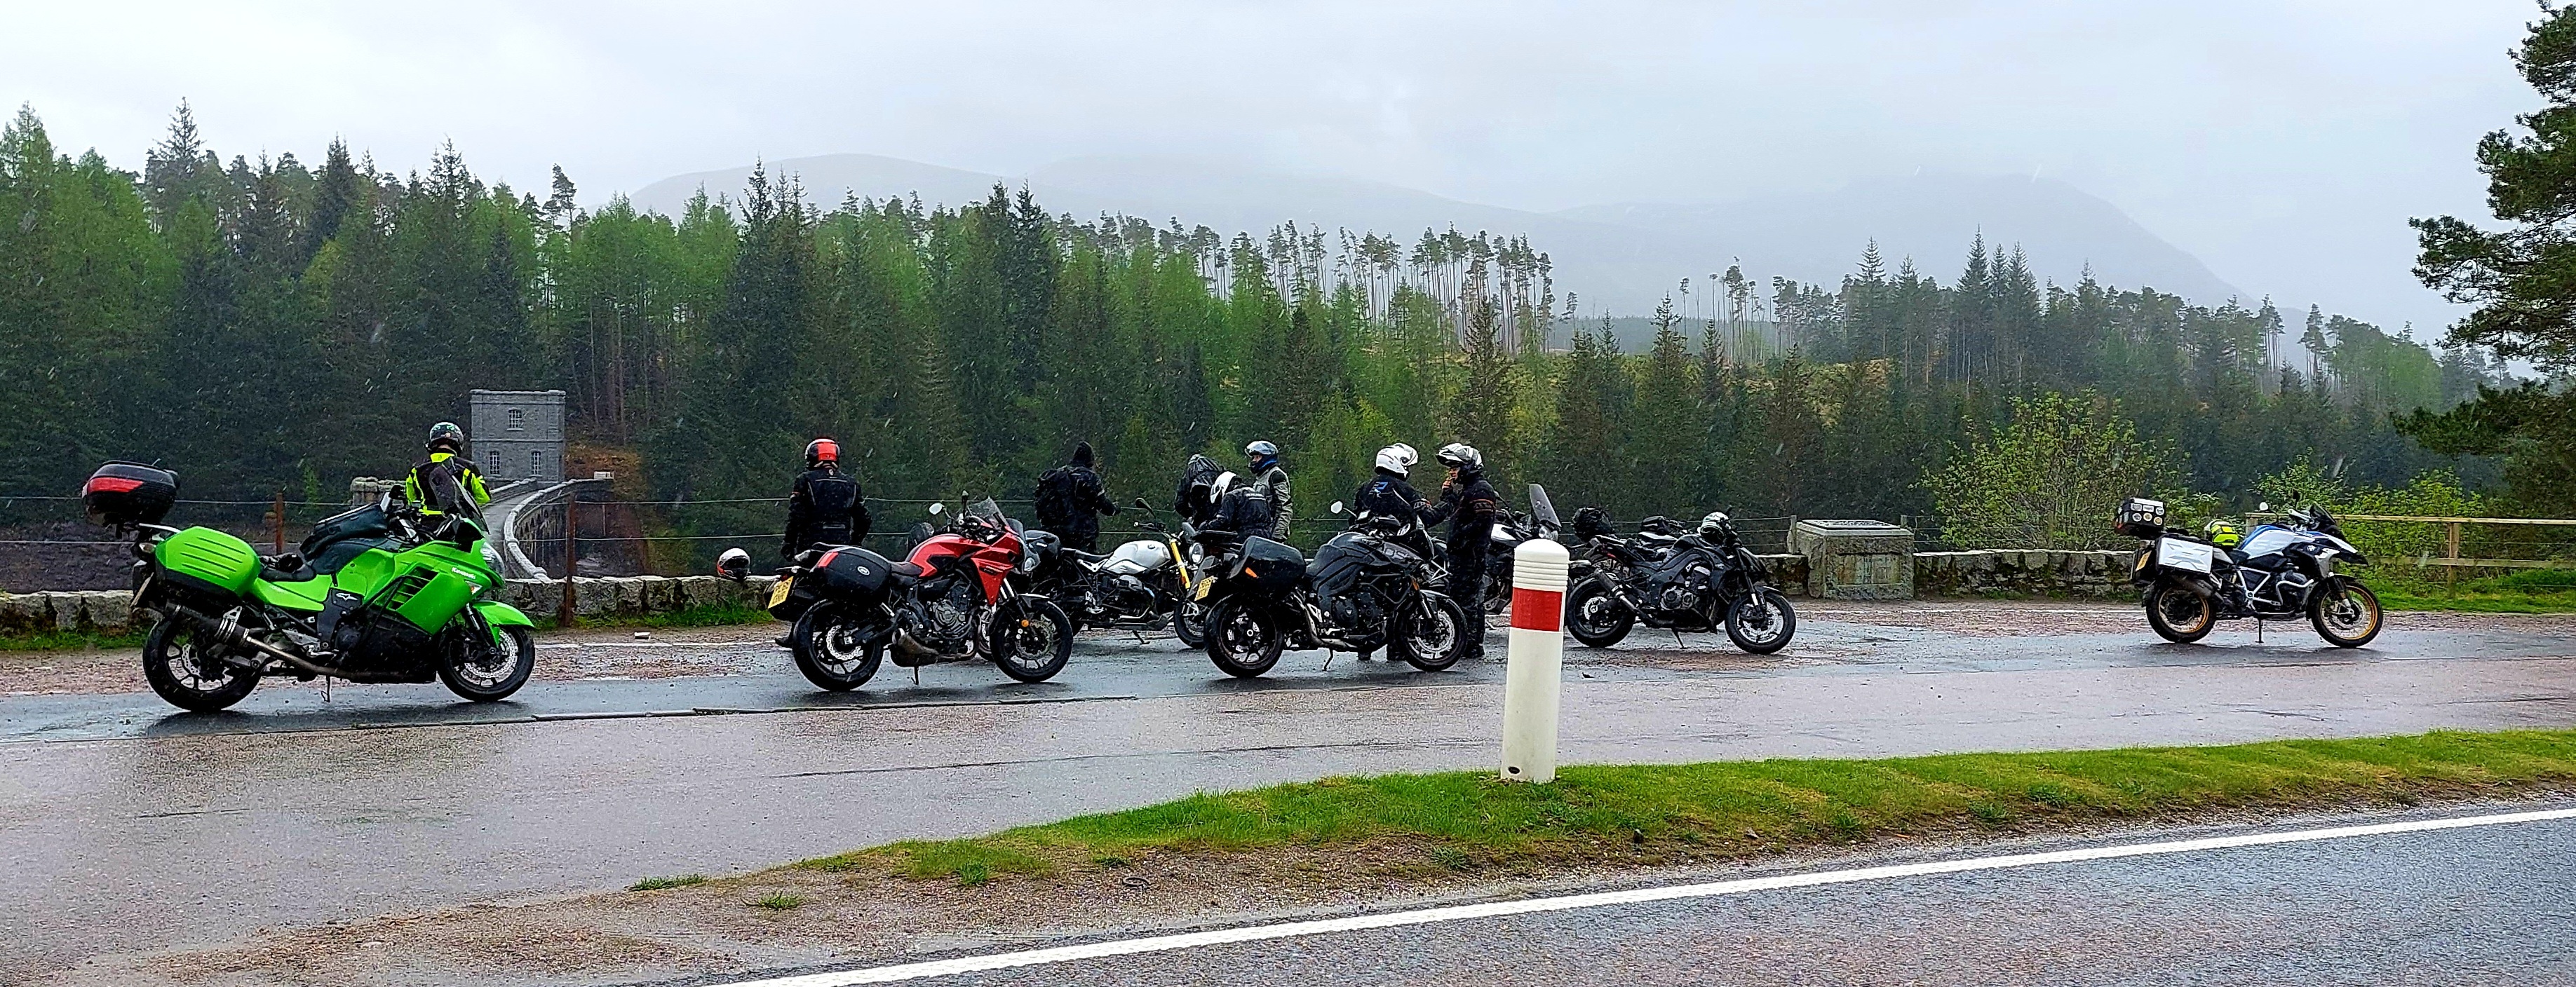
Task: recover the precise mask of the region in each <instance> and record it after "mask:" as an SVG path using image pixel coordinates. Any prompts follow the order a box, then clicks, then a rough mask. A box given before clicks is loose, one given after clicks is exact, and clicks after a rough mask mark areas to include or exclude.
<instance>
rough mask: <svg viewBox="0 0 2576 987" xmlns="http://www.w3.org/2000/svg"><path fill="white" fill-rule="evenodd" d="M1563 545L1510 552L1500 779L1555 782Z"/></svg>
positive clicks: (1535, 541) (1539, 544)
mask: <svg viewBox="0 0 2576 987" xmlns="http://www.w3.org/2000/svg"><path fill="white" fill-rule="evenodd" d="M1565 564H1566V554H1565V546H1563V545H1559V544H1557V543H1556V542H1553V541H1550V540H1548V539H1545V538H1532V539H1530V540H1528V541H1525V542H1522V543H1521V546H1520V548H1518V549H1515V550H1513V552H1512V632H1511V633H1512V637H1511V645H1510V647H1511V651H1510V653H1509V658H1508V659H1507V661H1508V666H1507V667H1506V669H1505V671H1504V672H1503V780H1504V781H1526V782H1530V783H1532V784H1541V785H1543V784H1546V783H1548V782H1551V781H1555V780H1556V707H1557V691H1558V689H1559V687H1560V686H1561V685H1562V683H1563V679H1564V677H1565Z"/></svg>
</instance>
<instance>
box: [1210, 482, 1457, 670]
mask: <svg viewBox="0 0 2576 987" xmlns="http://www.w3.org/2000/svg"><path fill="white" fill-rule="evenodd" d="M1342 510H1343V507H1342V504H1340V503H1339V502H1335V503H1334V504H1333V506H1332V513H1334V514H1340V513H1342ZM1408 535H1419V525H1418V524H1417V525H1413V526H1410V527H1408V525H1407V524H1406V523H1405V522H1404V520H1402V519H1394V518H1378V517H1372V516H1370V515H1368V514H1365V513H1363V514H1361V515H1360V516H1359V517H1358V518H1357V519H1356V520H1355V521H1354V522H1353V523H1352V526H1351V528H1350V530H1347V531H1344V532H1342V533H1341V534H1338V535H1334V536H1333V538H1332V540H1330V541H1327V542H1325V543H1324V545H1323V547H1322V548H1319V549H1317V550H1316V551H1315V558H1314V561H1313V562H1312V563H1309V562H1308V561H1307V560H1306V557H1305V555H1304V554H1303V553H1300V552H1298V551H1297V549H1296V548H1294V547H1292V546H1289V545H1284V544H1281V543H1279V542H1275V541H1271V540H1270V539H1267V538H1262V537H1259V536H1254V537H1251V538H1246V539H1244V540H1243V547H1242V550H1241V552H1240V553H1239V554H1236V555H1234V556H1233V561H1232V563H1231V565H1229V566H1228V567H1227V568H1225V569H1223V570H1218V571H1216V572H1215V574H1214V575H1213V576H1212V578H1209V579H1207V580H1205V581H1203V582H1202V583H1200V585H1199V587H1198V589H1197V590H1196V593H1197V595H1199V596H1200V598H1201V599H1203V600H1205V601H1207V603H1208V618H1207V652H1208V659H1209V660H1210V661H1213V662H1215V663H1216V667H1218V668H1221V669H1224V670H1225V673H1226V674H1228V675H1232V676H1235V677H1237V678H1252V677H1255V676H1258V675H1260V674H1262V673H1264V672H1267V671H1269V670H1270V668H1271V666H1273V665H1276V664H1278V663H1279V655H1280V653H1281V652H1283V651H1285V650H1287V647H1288V644H1289V643H1290V642H1291V641H1294V642H1295V643H1296V644H1297V646H1298V647H1300V648H1317V647H1320V648H1329V649H1332V650H1334V651H1355V652H1359V653H1361V654H1367V653H1369V652H1372V651H1376V650H1377V649H1379V648H1386V649H1389V651H1390V652H1392V653H1393V654H1394V655H1395V656H1396V657H1398V658H1401V659H1403V660H1404V661H1405V662H1407V663H1409V664H1411V665H1412V666H1413V667H1415V668H1419V669H1422V670H1423V671H1426V672H1436V671H1440V670H1441V669H1445V668H1448V667H1449V666H1451V665H1454V664H1457V663H1458V659H1459V658H1460V657H1461V656H1463V655H1465V654H1466V651H1467V648H1468V646H1469V644H1470V643H1472V639H1470V638H1469V637H1468V635H1470V634H1476V633H1479V632H1481V631H1482V629H1483V628H1482V627H1481V626H1480V625H1479V622H1477V621H1474V620H1472V619H1470V618H1469V617H1468V616H1467V610H1466V608H1465V607H1462V606H1460V605H1459V604H1458V602H1457V601H1456V600H1452V599H1450V598H1449V597H1448V596H1447V595H1446V594H1443V593H1440V592H1438V591H1436V590H1431V589H1426V588H1424V587H1426V586H1429V585H1431V584H1432V583H1433V582H1434V579H1435V577H1436V575H1437V572H1438V570H1437V567H1436V566H1433V565H1432V564H1431V563H1430V560H1429V559H1427V558H1425V557H1424V555H1423V552H1422V550H1421V549H1420V548H1419V547H1418V539H1416V538H1413V537H1408Z"/></svg>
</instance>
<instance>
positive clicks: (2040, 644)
mask: <svg viewBox="0 0 2576 987" xmlns="http://www.w3.org/2000/svg"><path fill="white" fill-rule="evenodd" d="M2559 626H2561V625H2554V624H2553V625H2548V628H2549V629H2548V630H2545V631H2538V632H2520V631H2513V630H2501V631H2499V630H2484V631H2476V632H2458V633H2449V632H2445V633H2434V632H2400V631H2391V632H2390V633H2389V634H2387V635H2385V636H2384V637H2383V638H2382V639H2381V641H2380V642H2379V643H2378V644H2376V645H2375V646H2374V647H2372V648H2369V649H2364V650H2360V651H2337V650H2333V649H2327V648H2323V647H2321V646H2320V645H2319V644H2318V643H2317V641H2316V640H2315V638H2314V637H2313V636H2312V635H2307V634H2281V633H2278V632H2277V631H2276V632H2275V633H2274V635H2272V637H2271V643H2269V644H2266V645H2262V646H2256V645H2254V644H2252V636H2251V635H2250V634H2225V633H2222V635H2221V636H2219V637H2216V638H2213V639H2212V640H2213V641H2216V642H2219V645H2218V646H2201V647H2189V648H2185V647H2174V646H2168V645H2162V644H2156V643H2149V642H2151V641H2152V638H2148V637H2147V636H2146V635H2145V633H2144V630H2143V628H2140V629H2139V631H2138V632H2137V633H2132V634H2107V633H2104V634H2076V635H2061V636H2044V637H1977V636H1967V635H1960V634H1951V633H1946V632H1939V631H1927V630H1916V629H1908V628H1902V627H1886V626H1877V625H1873V624H1861V623H1846V622H1838V621H1836V620H1834V619H1829V618H1825V617H1821V616H1819V617H1817V618H1813V619H1810V620H1809V621H1807V622H1806V623H1805V625H1804V626H1802V628H1801V634H1800V638H1799V641H1798V644H1797V645H1795V646H1793V647H1792V648H1791V649H1790V651H1789V652H1787V653H1785V654H1784V655H1782V656H1777V657H1775V658H1769V659H1751V658H1747V657H1746V656H1743V655H1740V654H1735V653H1733V652H1731V651H1715V650H1712V649H1711V644H1710V642H1709V641H1708V640H1707V639H1706V638H1698V639H1696V640H1694V641H1693V642H1692V643H1693V646H1694V648H1695V649H1696V650H1694V651H1693V652H1689V653H1681V654H1672V653H1663V652H1654V651H1649V650H1647V648H1648V647H1650V646H1653V645H1656V644H1657V643H1658V642H1656V641H1654V640H1652V639H1648V638H1644V637H1642V636H1641V637H1640V638H1639V639H1638V640H1636V641H1632V642H1631V643H1630V644H1629V645H1628V646H1627V647H1624V648H1623V649H1621V650H1619V651H1616V652H1611V653H1599V652H1591V651H1588V650H1586V649H1580V648H1577V649H1575V650H1574V651H1573V652H1572V653H1571V654H1569V656H1568V672H1567V678H1568V686H1567V692H1566V697H1565V722H1564V730H1563V736H1564V750H1565V760H1567V761H1568V762H1604V761H1630V762H1635V761H1686V760H1708V759H1721V758H1742V757H1764V756H1884V755H1894V754H1909V753H1929V752H1939V751H1957V750H1995V749H2048V748H2071V747H2093V746H2113V745H2124V744H2149V743H2153V744H2165V743H2172V744H2182V743H2223V742H2234V741H2245V740H2256V739H2267V738H2274V737H2287V736H2345V735H2368V734H2386V733H2401V732H2410V731H2420V730H2425V729H2431V728H2435V727H2464V728H2503V727H2516V726H2567V725H2570V724H2576V691H2571V683H2576V658H2571V657H2567V656H2568V655H2570V654H2571V653H2576V642H2570V641H2568V640H2567V639H2566V636H2565V635H2564V634H2562V633H2558V632H2556V630H2555V629H2556V628H2557V627H2559ZM1666 640H1669V638H1667V639H1666ZM753 647H757V648H760V649H763V651H764V653H769V652H767V651H766V649H767V645H766V643H765V642H759V643H757V644H755V645H753ZM1493 647H1494V648H1495V650H1496V652H1497V654H1499V652H1500V644H1499V639H1497V641H1496V643H1495V644H1494V645H1493ZM1322 660H1323V658H1322V656H1321V655H1320V654H1316V655H1303V656H1293V657H1291V658H1289V659H1287V660H1285V661H1283V662H1282V667H1281V669H1280V670H1279V671H1277V672H1274V673H1273V675H1272V676H1271V677H1269V678H1265V679H1263V680H1259V681H1256V682H1248V683H1247V682H1237V681H1234V680H1230V679H1226V678H1224V677H1223V676H1222V675H1219V674H1217V673H1216V672H1215V671H1214V669H1213V668H1211V667H1210V666H1208V665H1207V663H1206V661H1205V659H1204V658H1203V657H1200V656H1197V655H1195V654H1191V653H1182V652H1179V651H1178V650H1177V649H1176V647H1175V646H1173V645H1171V644H1170V643H1168V642H1158V643H1155V644H1152V645H1148V646H1144V647H1141V648H1140V647H1136V646H1134V645H1133V644H1132V642H1131V643H1130V644H1129V645H1127V646H1123V647H1121V646H1118V645H1117V644H1116V642H1115V641H1114V640H1086V642H1085V643H1084V646H1083V650H1082V651H1081V653H1080V654H1079V656H1078V657H1077V660H1076V663H1075V664H1074V665H1073V666H1072V667H1071V668H1070V669H1069V670H1068V671H1067V672H1066V674H1065V675H1064V676H1063V677H1062V678H1061V679H1060V680H1059V681H1057V682H1051V683H1045V684H1041V685H1036V686H1019V685H1013V684H1009V683H1007V682H1006V681H1005V680H1003V679H1002V678H1001V676H1000V675H998V674H997V673H995V672H993V671H992V670H990V669H989V668H981V667H973V666H937V667H933V668H930V669H925V670H924V672H923V675H922V681H923V685H922V686H921V687H920V688H914V687H912V686H911V685H910V684H909V682H910V678H909V675H907V674H904V673H901V672H899V671H897V670H894V669H888V670H887V672H886V673H883V674H884V676H885V677H884V678H881V679H880V680H879V682H878V683H875V684H872V686H871V687H870V688H869V689H867V690H864V691H863V692H861V693H859V694H856V695H855V696H840V697H834V696H821V695H818V694H816V693H814V692H812V691H810V690H808V689H805V688H804V687H803V683H802V681H801V680H799V679H795V678H794V677H793V673H792V672H791V673H784V674H779V673H770V674H752V675H742V676H735V677H728V678H696V679H677V680H666V681H630V682H569V683H541V684H539V685H535V686H531V687H530V688H529V689H528V690H527V692H526V693H524V694H523V695H524V697H525V698H524V699H522V700H520V701H515V702H512V703H504V704H497V705H492V706H469V705H464V704H459V703H454V702H451V701H449V700H447V698H446V696H445V693H444V692H443V691H441V690H439V689H438V688H437V687H436V686H412V687H370V688H362V689H342V690H338V691H337V692H336V693H335V695H334V696H333V699H332V701H331V703H330V704H329V705H328V706H327V707H325V706H321V705H319V704H318V703H317V702H316V700H318V698H319V697H318V695H317V694H315V693H313V692H312V691H310V690H294V689H278V690H269V689H263V690H262V692H261V693H258V694H254V696H253V697H252V699H251V700H250V701H249V702H246V703H244V704H243V708H242V711H241V712H239V713H236V714H232V715H226V716H217V717H193V716H170V715H168V714H166V712H165V711H163V710H161V709H160V708H158V707H157V701H155V700H152V699H151V697H149V696H139V697H138V696H99V697H79V696H71V697H51V696H49V697H26V698H14V699H6V700H0V874H7V875H10V879H9V880H7V881H4V882H0V916H14V917H32V920H31V921H25V922H24V924H21V922H20V921H12V922H10V923H9V924H10V925H11V926H14V928H11V929H10V930H9V931H10V932H11V933H12V934H11V935H8V936H5V937H0V980H5V979H6V977H5V974H7V973H9V972H11V971H12V970H30V969H44V968H48V967H51V966H54V965H58V964H60V963H61V962H63V961H65V960H67V959H70V958H75V957H78V956H83V955H88V954H91V953H95V952H100V951H107V950H127V949H135V948H146V947H155V946H169V945H180V944H192V943H206V942H214V941H221V940H224V939H229V938H232V937H234V936H237V935H240V934H243V933H245V932H248V931H251V930H253V929H256V928H258V927H261V926H265V925H275V924H289V923H310V922H318V921H325V920H328V919H331V918H336V917H344V916H354V915H365V914H374V913H379V912H387V911H404V910H415V909H421V908H430V907H438V906H444V905H452V904H457V903H460V902H465V901H474V900H485V899H493V898H506V897H511V896H519V895H531V894H550V893H563V892H572V891H582V890H593V889H599V888H606V887H615V886H620V885H623V884H626V883H628V882H631V881H633V880H636V879H637V878H640V877H644V876H649V875H659V874H675V873H689V872H705V873H720V872H726V871H738V870H746V869H751V868H756V867H760V866H764V865H767V864H772V863H776V862H779V861H783V860H791V859H797V858H802V857H807V856H814V855H819V854H823V853H828V852H832V851H836V850H841V849H847V848H851V847H856V846H864V845H870V844H875V843H881V842H886V841H889V840H893V839H901V838H911V837H933V838H936V837H947V836H958V835H967V834H972V833H977V832H984V831H989V830H992V829H996V828H1001V827H1005V826H1010V825H1017V824H1024V823H1031V822H1039V821H1044V820H1048V819H1054V818H1059V817H1062V816H1065V815H1070V814H1075V813H1081V812H1089V811H1099V810H1105V809H1113V808H1121V807H1127V806H1133V805H1138V804H1144V803H1149V802H1153V801H1159V800H1162V799H1167V798H1174V797H1179V796H1182V795H1186V794H1188V793H1190V792H1192V791H1197V790H1203V789H1225V788H1238V787H1245V786H1252V785H1260V784H1267V783H1272V782H1278V781H1289V780H1300V779H1310V778H1314V777H1319V776H1323V775H1328V774H1337V773H1361V772H1382V771H1395V770H1429V769H1454V768H1471V767H1484V766H1489V765H1490V764H1491V762H1492V761H1493V760H1494V757H1495V753H1496V751H1495V748H1496V742H1495V739H1494V738H1495V736H1496V733H1497V728H1498V725H1499V723H1498V720H1499V708H1500V687H1499V680H1500V677H1501V675H1500V672H1501V666H1500V663H1499V662H1496V663H1492V664H1485V665H1473V666H1462V668H1461V669H1460V670H1456V671H1452V672H1449V673H1443V674H1437V675H1431V674H1420V673H1415V672H1413V671H1412V670H1410V669H1409V668H1407V667H1405V666H1401V665H1398V666H1392V667H1390V666H1386V665H1382V664H1371V665H1353V664H1351V663H1350V661H1349V659H1348V657H1347V656H1345V657H1343V658H1342V659H1341V660H1340V661H1339V662H1337V663H1336V665H1335V667H1334V668H1333V669H1332V670H1331V671H1329V672H1326V671H1323V670H1322V669H1321V664H1322ZM762 709H769V710H787V711H786V712H777V713H771V714H766V715H755V714H748V713H744V712H740V711H747V710H762ZM652 711H664V712H671V713H680V712H684V711H685V712H688V713H689V714H690V715H674V716H633V715H627V714H634V713H642V712H652ZM726 711H733V712H730V713H728V712H726ZM556 717H570V718H556ZM174 915H184V916H186V921H184V922H173V921H171V919H172V916H174Z"/></svg>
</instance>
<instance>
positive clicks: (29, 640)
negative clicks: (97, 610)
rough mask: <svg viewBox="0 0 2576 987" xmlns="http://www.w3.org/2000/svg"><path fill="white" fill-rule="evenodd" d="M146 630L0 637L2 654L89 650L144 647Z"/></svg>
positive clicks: (40, 633)
mask: <svg viewBox="0 0 2576 987" xmlns="http://www.w3.org/2000/svg"><path fill="white" fill-rule="evenodd" d="M144 633H145V632H144V631H140V630H136V631H128V632H117V631H35V632H31V633H24V634H0V651H88V650H90V649H92V648H140V647H142V646H143V635H144Z"/></svg>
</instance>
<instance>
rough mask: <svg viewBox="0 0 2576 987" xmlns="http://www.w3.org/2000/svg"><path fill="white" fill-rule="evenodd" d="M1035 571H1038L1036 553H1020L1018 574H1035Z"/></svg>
mask: <svg viewBox="0 0 2576 987" xmlns="http://www.w3.org/2000/svg"><path fill="white" fill-rule="evenodd" d="M1036 571H1038V553H1036V552H1021V553H1020V572H1021V573H1022V574H1026V573H1032V572H1036Z"/></svg>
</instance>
